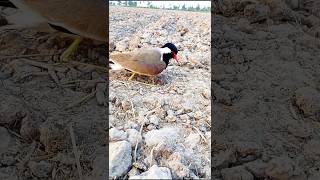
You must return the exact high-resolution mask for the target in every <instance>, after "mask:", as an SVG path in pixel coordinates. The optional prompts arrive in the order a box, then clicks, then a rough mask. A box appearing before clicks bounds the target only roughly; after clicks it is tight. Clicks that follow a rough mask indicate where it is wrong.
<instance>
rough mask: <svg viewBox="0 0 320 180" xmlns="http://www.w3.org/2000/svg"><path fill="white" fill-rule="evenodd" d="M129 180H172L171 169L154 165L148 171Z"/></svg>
mask: <svg viewBox="0 0 320 180" xmlns="http://www.w3.org/2000/svg"><path fill="white" fill-rule="evenodd" d="M129 179H172V177H171V172H170V169H169V168H167V167H158V166H157V165H153V166H152V167H151V168H150V169H149V170H148V171H146V172H144V173H142V174H140V175H137V176H131V177H129Z"/></svg>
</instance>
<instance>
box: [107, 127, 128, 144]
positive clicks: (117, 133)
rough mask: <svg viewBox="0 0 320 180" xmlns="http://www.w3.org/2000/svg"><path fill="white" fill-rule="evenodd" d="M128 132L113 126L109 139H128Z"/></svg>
mask: <svg viewBox="0 0 320 180" xmlns="http://www.w3.org/2000/svg"><path fill="white" fill-rule="evenodd" d="M127 136H128V135H127V133H126V132H124V131H121V130H118V129H117V128H111V129H110V130H109V140H110V141H122V140H126V139H127Z"/></svg>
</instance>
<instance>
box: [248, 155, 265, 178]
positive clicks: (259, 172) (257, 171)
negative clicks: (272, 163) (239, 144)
mask: <svg viewBox="0 0 320 180" xmlns="http://www.w3.org/2000/svg"><path fill="white" fill-rule="evenodd" d="M244 166H245V167H246V168H247V169H248V170H249V171H250V172H251V173H252V174H253V175H254V177H256V178H263V177H265V169H266V168H267V163H265V162H263V161H262V160H261V159H258V160H255V161H251V162H248V163H246V164H244Z"/></svg>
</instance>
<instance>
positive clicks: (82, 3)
mask: <svg viewBox="0 0 320 180" xmlns="http://www.w3.org/2000/svg"><path fill="white" fill-rule="evenodd" d="M9 1H10V2H11V3H12V4H11V3H10V2H9ZM0 6H7V7H14V6H15V7H17V8H18V9H20V10H22V11H23V12H24V14H25V16H28V17H30V18H29V19H28V20H31V19H32V20H34V23H39V22H46V23H48V24H49V25H50V26H51V27H52V28H54V29H56V30H59V31H63V32H66V33H69V34H74V35H76V38H75V40H74V42H73V43H72V44H71V45H70V46H69V47H68V48H67V49H66V50H65V51H64V53H63V54H62V55H61V57H60V59H61V60H63V61H68V60H69V58H70V56H71V55H72V54H73V53H74V52H75V51H76V49H77V47H78V46H79V43H80V42H81V41H82V39H83V38H89V39H93V40H97V41H100V42H106V41H107V29H106V28H107V25H106V23H107V15H106V2H105V1H104V0H90V1H88V0H0ZM25 20H27V19H26V18H25ZM30 23H32V21H31V22H30Z"/></svg>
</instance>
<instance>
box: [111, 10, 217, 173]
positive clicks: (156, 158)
mask: <svg viewBox="0 0 320 180" xmlns="http://www.w3.org/2000/svg"><path fill="white" fill-rule="evenodd" d="M109 20H110V21H109V26H110V27H109V28H110V29H109V35H110V42H109V52H110V53H118V52H129V51H133V50H135V49H138V48H150V47H161V46H163V45H164V44H165V43H167V42H172V43H174V44H175V45H176V46H177V47H178V49H179V50H180V51H179V53H178V58H179V59H180V60H179V61H178V62H174V61H171V62H170V65H169V66H168V68H167V69H166V70H164V71H163V72H162V73H161V74H160V75H158V76H157V78H156V85H146V84H144V83H151V79H150V78H147V77H143V76H138V77H136V78H135V79H134V81H132V82H130V81H127V79H128V78H129V76H130V75H131V74H130V73H128V72H125V71H123V72H110V85H109V88H110V89H109V91H110V97H109V106H110V114H109V119H110V121H109V128H110V129H109V141H110V144H109V160H110V161H109V173H110V177H120V178H123V177H124V178H129V179H137V178H147V179H151V178H156V179H169V178H174V179H177V178H192V179H197V178H206V179H208V178H209V177H210V162H211V160H210V159H211V158H210V149H211V147H210V142H211V104H210V99H211V94H210V78H211V76H210V75H211V70H210V69H211V68H210V57H211V53H210V48H211V45H210V44H211V43H210V38H211V34H210V33H211V27H210V25H211V22H210V20H211V17H210V13H190V12H182V11H171V10H156V9H144V8H124V7H121V8H120V7H111V8H110V12H109Z"/></svg>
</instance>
